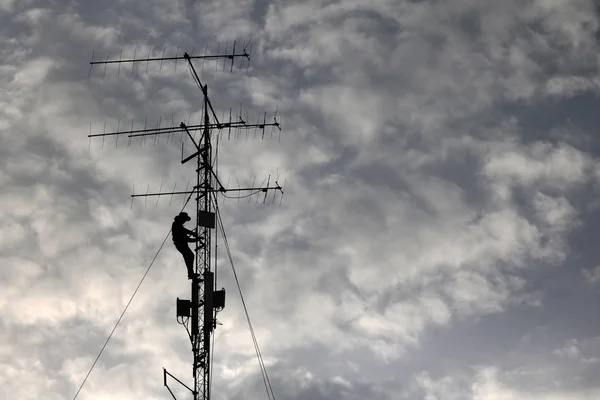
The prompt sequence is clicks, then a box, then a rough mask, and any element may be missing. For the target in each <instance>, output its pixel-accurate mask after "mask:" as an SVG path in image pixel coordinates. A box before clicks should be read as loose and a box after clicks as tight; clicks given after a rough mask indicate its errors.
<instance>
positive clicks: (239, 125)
mask: <svg viewBox="0 0 600 400" xmlns="http://www.w3.org/2000/svg"><path fill="white" fill-rule="evenodd" d="M269 126H273V127H276V128H278V129H281V126H280V124H279V122H277V121H275V122H270V123H266V124H247V123H246V122H245V121H238V122H225V123H221V124H219V125H217V124H208V125H204V124H198V125H189V126H188V127H187V129H188V130H189V131H201V130H204V129H206V128H207V127H208V129H222V128H232V129H252V128H258V129H262V128H266V127H269ZM181 132H185V129H184V128H181V127H180V126H172V127H166V128H147V129H133V130H132V129H130V130H128V131H116V132H107V133H94V134H90V135H88V137H89V138H92V137H104V136H119V135H127V137H130V138H132V137H142V136H152V135H164V134H170V133H181Z"/></svg>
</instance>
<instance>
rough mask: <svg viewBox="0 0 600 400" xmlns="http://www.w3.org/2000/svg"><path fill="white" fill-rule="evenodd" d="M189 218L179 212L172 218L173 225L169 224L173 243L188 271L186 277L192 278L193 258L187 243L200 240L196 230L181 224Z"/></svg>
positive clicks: (184, 213)
mask: <svg viewBox="0 0 600 400" xmlns="http://www.w3.org/2000/svg"><path fill="white" fill-rule="evenodd" d="M190 220H191V218H190V216H189V215H188V214H187V213H186V212H181V213H179V215H177V216H175V218H173V225H172V226H171V232H172V233H173V244H174V245H175V248H176V249H177V251H179V252H180V253H181V255H182V256H183V259H184V260H185V265H186V267H187V271H188V279H192V278H193V276H194V258H195V256H194V252H193V251H192V250H191V249H190V248H189V247H188V243H195V242H199V241H201V239H200V238H199V237H198V235H197V234H196V232H194V231H191V230H189V229H186V228H185V227H184V226H183V224H185V223H186V222H187V221H190ZM190 235H191V236H193V238H190V237H189V236H190Z"/></svg>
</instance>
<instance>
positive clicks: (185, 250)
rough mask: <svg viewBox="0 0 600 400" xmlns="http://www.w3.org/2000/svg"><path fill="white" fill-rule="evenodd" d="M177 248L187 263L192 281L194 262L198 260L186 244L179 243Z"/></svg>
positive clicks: (176, 245)
mask: <svg viewBox="0 0 600 400" xmlns="http://www.w3.org/2000/svg"><path fill="white" fill-rule="evenodd" d="M175 248H176V249H177V251H179V252H180V253H181V255H182V256H183V260H184V261H185V266H186V267H187V271H188V278H190V279H191V278H192V275H193V274H194V260H195V258H196V256H195V255H194V252H193V251H192V250H190V248H189V247H187V245H186V244H179V243H177V244H175Z"/></svg>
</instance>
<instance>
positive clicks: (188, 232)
mask: <svg viewBox="0 0 600 400" xmlns="http://www.w3.org/2000/svg"><path fill="white" fill-rule="evenodd" d="M183 229H185V232H186V233H187V234H189V235H193V236H196V237H198V235H197V234H196V232H194V231H191V230H189V229H186V228H183Z"/></svg>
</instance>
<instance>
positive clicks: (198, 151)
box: [88, 42, 283, 400]
mask: <svg viewBox="0 0 600 400" xmlns="http://www.w3.org/2000/svg"><path fill="white" fill-rule="evenodd" d="M239 57H244V58H247V59H248V60H249V59H250V56H249V54H248V53H247V52H246V49H245V48H244V49H243V51H242V52H241V53H236V52H235V42H234V46H233V50H232V53H231V54H223V55H210V56H196V57H191V56H189V55H188V54H187V53H184V55H183V56H182V57H163V58H161V57H157V58H150V57H148V58H144V59H135V57H134V59H126V60H108V59H107V60H105V61H93V60H92V62H91V63H90V64H92V65H94V64H121V63H133V62H150V61H160V62H161V63H162V62H163V61H169V60H175V61H176V60H178V59H184V60H186V61H187V62H188V64H189V67H190V71H191V72H192V76H193V78H194V80H195V82H196V84H197V85H198V87H199V88H200V89H201V91H202V94H203V116H204V118H203V121H202V124H199V125H191V126H187V125H186V124H185V123H183V122H181V124H180V125H179V126H178V127H176V126H171V127H168V128H159V127H158V128H154V129H146V128H144V129H139V130H133V127H132V129H131V130H129V131H116V132H111V133H102V134H90V135H88V136H89V137H102V138H104V137H106V136H117V140H118V137H119V135H127V136H128V137H129V138H132V137H139V136H149V135H162V134H172V133H174V132H182V133H183V132H185V133H186V134H187V136H188V138H189V139H190V140H191V142H192V143H193V144H194V147H195V152H194V153H193V154H192V155H190V156H188V157H186V158H184V159H183V160H182V161H181V163H182V164H186V163H188V162H189V161H191V160H193V159H195V160H196V185H195V186H194V187H193V188H191V189H190V190H185V191H177V192H176V191H172V192H161V191H160V190H159V192H156V193H145V194H135V193H134V194H132V198H134V197H151V196H168V195H171V196H173V195H186V196H194V195H195V200H196V201H195V203H196V233H197V234H198V237H199V238H200V241H199V242H198V245H197V247H196V249H195V274H194V276H193V277H192V279H191V300H183V299H179V298H177V318H178V320H180V321H181V322H180V323H181V324H182V325H184V326H185V327H186V330H187V331H188V333H189V338H190V341H191V346H192V355H193V361H192V374H193V379H194V383H193V386H192V388H190V387H189V386H188V385H186V384H185V383H183V382H182V381H181V380H179V379H177V378H175V377H174V376H173V375H171V374H170V373H169V372H167V370H166V369H163V379H164V385H165V386H166V387H167V389H168V391H169V393H170V394H171V396H172V397H173V398H174V399H176V397H175V394H174V393H173V392H172V391H171V389H170V388H169V385H168V378H169V377H170V378H173V379H175V380H176V381H177V382H178V383H179V384H181V385H183V386H184V387H186V388H187V389H189V390H190V392H191V393H192V394H193V399H194V400H209V399H210V398H211V393H210V386H211V385H210V383H211V351H212V349H211V336H212V334H213V331H214V330H215V329H216V325H217V324H216V316H217V313H218V312H219V311H221V310H222V309H223V308H224V307H225V290H224V289H221V290H216V282H215V279H214V272H213V269H212V251H211V250H212V243H213V241H212V233H213V231H214V229H215V227H216V225H217V224H216V209H215V207H216V204H217V195H218V194H219V193H222V194H225V193H227V192H238V193H241V192H250V194H258V193H265V199H266V194H267V192H268V191H271V190H274V191H279V192H281V193H282V194H283V188H282V187H281V186H280V185H279V183H278V182H277V181H275V185H272V186H269V183H270V177H269V181H268V182H267V185H266V186H264V187H247V188H231V189H230V188H226V187H224V186H223V185H222V184H221V181H220V180H219V177H218V176H217V174H216V172H215V169H214V168H213V166H214V162H213V160H214V158H215V157H214V153H213V146H212V139H213V137H214V136H215V131H216V134H219V133H222V132H223V129H229V134H231V129H232V128H233V129H235V130H239V129H252V128H253V129H255V130H256V129H260V130H262V132H263V137H264V130H265V127H267V126H271V127H274V128H275V127H276V128H278V129H280V125H279V122H278V121H277V119H276V117H274V118H273V122H272V123H267V122H266V114H265V117H264V119H263V122H262V123H257V124H248V123H246V121H244V120H243V119H242V118H241V116H240V118H239V120H238V121H232V120H231V112H230V117H229V121H228V122H224V123H223V122H220V121H219V119H218V118H217V115H216V113H215V111H214V108H213V106H212V103H211V101H210V98H209V96H208V85H203V84H202V82H201V81H200V78H199V76H198V74H197V72H196V69H195V67H194V65H193V63H192V60H193V59H227V60H231V65H232V67H233V62H234V59H236V58H239ZM191 131H202V135H201V137H200V140H199V141H198V143H197V142H196V141H195V140H194V136H193V135H192V134H191ZM263 202H264V201H263ZM215 263H216V260H215ZM176 400H177V399H176Z"/></svg>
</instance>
